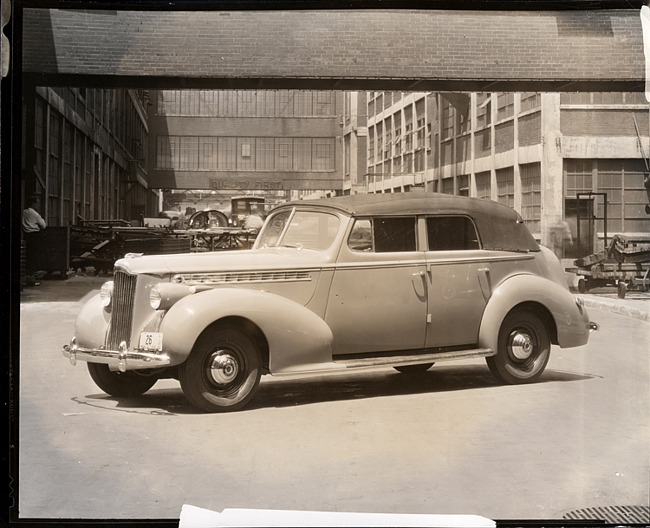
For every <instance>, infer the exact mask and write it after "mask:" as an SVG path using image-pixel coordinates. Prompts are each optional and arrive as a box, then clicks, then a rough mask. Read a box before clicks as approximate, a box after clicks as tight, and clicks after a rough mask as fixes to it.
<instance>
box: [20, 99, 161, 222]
mask: <svg viewBox="0 0 650 528" xmlns="http://www.w3.org/2000/svg"><path fill="white" fill-rule="evenodd" d="M148 103H149V99H148V94H147V92H146V91H144V90H126V89H103V88H72V87H34V88H33V89H31V88H29V87H25V89H24V99H23V123H24V126H23V146H24V151H23V152H24V154H23V167H22V169H23V179H22V188H21V194H22V197H23V202H24V201H26V200H28V199H29V197H30V196H33V195H36V196H39V197H40V201H41V209H42V210H41V215H42V216H43V217H44V219H45V220H46V222H47V225H48V226H52V227H56V226H68V225H74V224H77V223H78V222H79V221H81V220H83V219H86V220H91V219H114V218H122V219H127V220H131V219H133V220H136V219H138V218H140V217H141V216H142V215H144V216H147V215H153V214H154V213H156V212H157V210H158V203H159V201H160V200H159V191H158V189H157V188H156V186H155V185H152V184H151V182H150V179H149V174H148V166H149V162H148V159H147V155H148V152H147V149H146V145H147V144H148V124H147V121H148V120H147V114H146V113H147V110H146V109H147V106H148Z"/></svg>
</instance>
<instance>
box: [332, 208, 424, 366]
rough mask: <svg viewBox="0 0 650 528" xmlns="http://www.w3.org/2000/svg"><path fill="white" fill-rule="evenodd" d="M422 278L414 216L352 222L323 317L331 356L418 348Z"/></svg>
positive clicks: (421, 340)
mask: <svg viewBox="0 0 650 528" xmlns="http://www.w3.org/2000/svg"><path fill="white" fill-rule="evenodd" d="M425 275H426V263H425V258H424V253H423V252H422V251H419V250H418V248H417V219H416V217H415V216H400V217H384V218H382V217H379V218H359V219H356V221H355V223H354V224H353V226H352V229H351V231H350V235H349V237H348V239H347V241H346V242H344V244H343V246H342V248H341V251H340V253H339V257H338V260H337V264H336V267H335V270H334V277H333V280H332V286H331V289H330V294H329V298H328V304H327V310H326V314H325V320H326V322H327V323H328V325H329V326H330V328H331V329H332V333H333V335H334V355H342V354H363V353H370V352H383V351H397V350H412V349H422V347H423V346H424V337H425V332H426V306H427V294H426V283H425Z"/></svg>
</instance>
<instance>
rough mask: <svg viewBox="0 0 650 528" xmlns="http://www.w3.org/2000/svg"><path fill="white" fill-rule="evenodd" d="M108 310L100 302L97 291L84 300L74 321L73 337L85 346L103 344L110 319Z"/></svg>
mask: <svg viewBox="0 0 650 528" xmlns="http://www.w3.org/2000/svg"><path fill="white" fill-rule="evenodd" d="M110 317H111V315H110V312H107V311H106V309H105V308H104V305H103V304H102V300H101V297H100V296H99V293H98V294H96V295H93V296H92V297H91V298H90V299H88V301H86V302H85V303H84V304H83V306H82V307H81V310H80V311H79V314H78V315H77V319H76V322H75V331H74V335H75V339H76V340H77V342H78V343H79V344H81V345H83V346H84V347H86V348H101V347H103V346H104V340H105V339H106V331H107V330H108V325H109V321H110Z"/></svg>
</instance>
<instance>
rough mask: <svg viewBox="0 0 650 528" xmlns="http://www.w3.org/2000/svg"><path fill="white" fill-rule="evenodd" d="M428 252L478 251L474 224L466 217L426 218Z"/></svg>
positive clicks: (478, 245)
mask: <svg viewBox="0 0 650 528" xmlns="http://www.w3.org/2000/svg"><path fill="white" fill-rule="evenodd" d="M427 238H428V241H429V251H457V250H463V249H479V247H480V244H479V239H478V234H477V233H476V228H475V227H474V222H472V220H471V219H470V218H468V217H467V216H432V217H429V218H427Z"/></svg>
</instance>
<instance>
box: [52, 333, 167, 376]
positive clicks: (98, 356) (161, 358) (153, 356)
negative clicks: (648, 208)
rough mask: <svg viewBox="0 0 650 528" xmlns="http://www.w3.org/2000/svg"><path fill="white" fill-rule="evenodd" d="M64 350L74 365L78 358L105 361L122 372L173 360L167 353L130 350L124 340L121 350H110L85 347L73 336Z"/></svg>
mask: <svg viewBox="0 0 650 528" xmlns="http://www.w3.org/2000/svg"><path fill="white" fill-rule="evenodd" d="M62 352H63V355H64V356H65V357H67V358H68V359H70V363H72V364H73V365H76V364H77V361H78V360H79V361H88V362H90V363H104V364H106V365H109V366H112V367H117V370H119V371H120V372H126V371H127V370H135V369H150V368H159V367H166V366H168V365H169V364H170V362H171V360H170V358H169V356H168V355H167V354H159V353H153V352H147V351H144V350H129V349H128V347H127V346H126V343H125V342H124V341H122V343H120V348H119V350H108V349H105V348H99V349H97V348H83V347H80V346H78V345H77V342H76V340H75V338H72V341H70V344H69V345H64V346H63V350H62Z"/></svg>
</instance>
